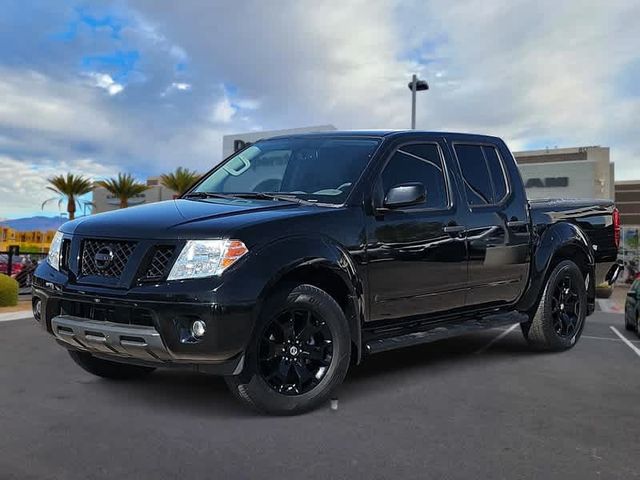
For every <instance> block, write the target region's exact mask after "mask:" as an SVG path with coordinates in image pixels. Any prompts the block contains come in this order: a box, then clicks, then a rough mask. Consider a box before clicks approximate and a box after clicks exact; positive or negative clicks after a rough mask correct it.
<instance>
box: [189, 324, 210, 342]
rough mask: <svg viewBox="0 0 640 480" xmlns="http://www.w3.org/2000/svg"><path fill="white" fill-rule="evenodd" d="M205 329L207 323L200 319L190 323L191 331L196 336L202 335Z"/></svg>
mask: <svg viewBox="0 0 640 480" xmlns="http://www.w3.org/2000/svg"><path fill="white" fill-rule="evenodd" d="M206 331H207V324H206V323H204V322H203V321H202V320H196V321H195V322H193V323H192V324H191V333H192V334H193V336H194V337H196V338H200V337H202V336H203V335H204V334H205V332H206Z"/></svg>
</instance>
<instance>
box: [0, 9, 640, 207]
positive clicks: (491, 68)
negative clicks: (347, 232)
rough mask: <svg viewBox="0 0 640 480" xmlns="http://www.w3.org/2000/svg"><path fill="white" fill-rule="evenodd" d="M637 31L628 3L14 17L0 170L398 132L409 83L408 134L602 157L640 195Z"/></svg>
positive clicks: (4, 51)
mask: <svg viewBox="0 0 640 480" xmlns="http://www.w3.org/2000/svg"><path fill="white" fill-rule="evenodd" d="M551 12H552V14H551ZM639 16H640V4H638V2H637V1H634V0H619V1H616V2H606V3H605V2H596V1H592V0H590V1H586V2H585V1H581V0H567V1H564V2H557V1H551V0H540V1H538V2H513V1H511V0H483V1H480V0H466V1H460V2H449V1H445V0H429V1H423V0H368V1H365V0H354V1H352V2H334V1H326V2H313V3H311V2H310V1H304V0H303V1H296V2H294V1H289V0H284V1H283V2H282V4H281V5H280V7H279V8H274V6H273V4H272V3H271V2H263V1H259V0H247V1H245V2H242V6H241V7H240V6H239V5H238V3H237V2H233V1H230V0H221V1H217V2H209V3H203V2H198V1H192V0H184V1H181V2H164V3H163V4H162V6H161V7H160V6H159V5H158V3H157V1H155V0H119V1H117V2H99V3H95V4H92V5H91V6H86V7H84V8H81V9H78V8H74V7H73V6H72V5H71V4H58V3H56V4H47V3H42V2H40V3H36V4H25V3H24V2H19V1H17V0H10V1H9V2H7V5H6V6H4V9H3V15H2V16H0V155H4V156H6V157H9V158H12V159H14V160H16V161H17V160H20V161H23V160H24V161H27V162H28V163H29V164H30V165H33V166H34V168H36V169H37V168H38V165H40V163H42V164H43V165H45V164H47V163H46V162H49V161H53V160H52V159H55V161H59V162H71V161H73V159H78V158H91V159H93V161H95V162H97V163H101V164H102V165H104V166H105V167H107V168H116V167H118V166H126V168H127V170H130V171H132V172H133V173H136V174H138V175H139V176H144V175H149V174H158V173H161V172H163V171H166V170H168V169H173V168H175V167H176V166H178V165H183V166H186V167H190V168H194V169H198V170H205V169H206V168H208V167H210V166H211V165H213V164H215V163H216V162H217V161H219V160H220V157H221V141H222V135H224V134H225V133H232V132H239V131H248V130H252V129H254V128H256V126H258V125H259V126H261V127H262V128H264V129H268V130H269V129H281V128H290V127H299V126H301V125H314V124H327V123H331V124H334V125H336V126H337V127H338V128H343V129H350V128H406V127H408V126H409V120H410V103H409V102H410V96H409V91H408V89H407V82H408V81H409V78H410V75H411V74H412V73H418V74H419V75H420V76H421V77H422V78H425V79H426V80H428V82H429V84H430V87H431V88H430V90H428V91H427V92H423V93H420V94H419V96H418V127H419V128H424V129H429V130H462V131H473V132H484V133H490V134H496V135H499V136H502V137H504V138H506V140H507V141H508V142H509V144H510V146H511V147H512V148H515V149H523V148H534V147H544V146H546V145H550V146H551V145H558V146H576V145H593V144H600V145H605V146H610V147H611V156H612V159H613V160H614V161H615V162H616V175H617V177H618V178H640V171H639V169H638V166H637V165H638V158H639V157H640V138H639V137H638V135H637V127H636V125H637V123H638V122H637V119H638V118H640V89H638V88H637V85H640V61H638V54H637V52H638V51H640V35H638V33H637V25H636V24H637V21H636V19H637V18H638V17H639ZM60 32H63V33H64V32H66V35H59V34H60ZM7 214H8V210H5V207H4V206H0V215H4V216H6V215H7Z"/></svg>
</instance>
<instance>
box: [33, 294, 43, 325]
mask: <svg viewBox="0 0 640 480" xmlns="http://www.w3.org/2000/svg"><path fill="white" fill-rule="evenodd" d="M31 307H32V309H33V318H35V319H36V321H38V322H39V321H40V320H41V319H42V300H40V299H39V298H38V297H35V298H34V299H33V302H32V303H31Z"/></svg>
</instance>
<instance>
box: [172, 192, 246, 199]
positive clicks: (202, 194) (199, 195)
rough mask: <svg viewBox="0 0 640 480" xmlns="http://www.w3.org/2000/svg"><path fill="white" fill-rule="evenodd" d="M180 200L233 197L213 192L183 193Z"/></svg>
mask: <svg viewBox="0 0 640 480" xmlns="http://www.w3.org/2000/svg"><path fill="white" fill-rule="evenodd" d="M182 198H234V196H233V195H227V194H225V193H215V192H191V193H185V194H184V195H183V196H182Z"/></svg>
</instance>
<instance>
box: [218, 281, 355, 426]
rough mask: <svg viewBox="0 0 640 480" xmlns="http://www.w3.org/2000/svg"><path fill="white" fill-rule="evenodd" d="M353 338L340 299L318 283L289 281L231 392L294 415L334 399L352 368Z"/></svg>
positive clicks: (270, 303)
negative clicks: (302, 283) (289, 283)
mask: <svg viewBox="0 0 640 480" xmlns="http://www.w3.org/2000/svg"><path fill="white" fill-rule="evenodd" d="M350 355H351V341H350V335H349V328H348V326H347V321H346V318H345V316H344V313H343V312H342V309H341V308H340V306H339V305H338V303H337V302H336V301H335V300H334V299H333V297H331V296H330V295H329V294H328V293H327V292H325V291H324V290H321V289H319V288H317V287H314V286H312V285H297V286H293V285H290V286H286V287H283V288H281V289H279V290H278V291H277V292H276V293H275V294H274V295H273V296H272V297H271V298H269V299H268V300H267V302H266V305H265V307H264V309H263V312H262V314H261V316H260V319H259V323H258V325H257V328H256V330H255V334H254V337H253V339H252V341H251V344H250V346H249V347H248V349H247V352H246V358H245V365H244V369H243V371H242V373H241V374H240V375H237V376H233V377H227V378H226V382H227V385H228V386H229V389H230V390H231V392H232V393H233V394H234V395H235V396H236V397H238V398H239V399H240V400H242V401H243V402H244V403H246V404H248V405H250V406H251V407H253V408H254V409H257V410H259V411H261V412H264V413H269V414H274V415H293V414H298V413H302V412H304V411H308V410H311V409H312V408H314V407H316V406H318V405H319V404H320V403H322V402H324V401H326V400H328V398H329V396H330V395H331V393H332V392H333V391H334V390H335V389H336V387H338V385H340V384H341V383H342V381H343V380H344V377H345V375H346V373H347V369H348V367H349V360H350Z"/></svg>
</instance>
